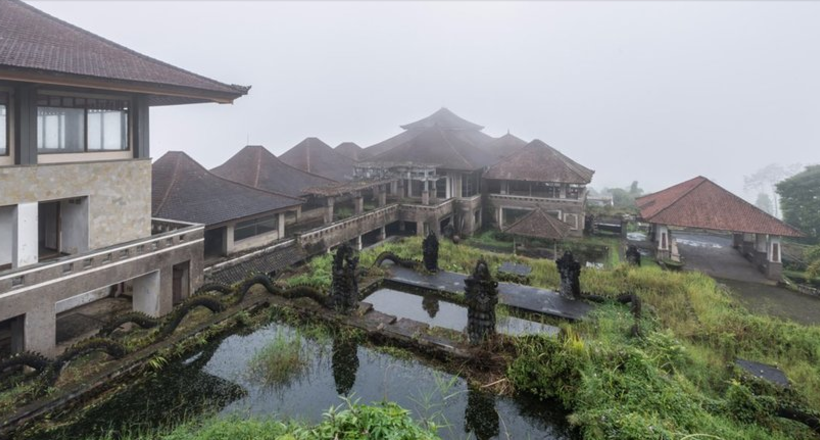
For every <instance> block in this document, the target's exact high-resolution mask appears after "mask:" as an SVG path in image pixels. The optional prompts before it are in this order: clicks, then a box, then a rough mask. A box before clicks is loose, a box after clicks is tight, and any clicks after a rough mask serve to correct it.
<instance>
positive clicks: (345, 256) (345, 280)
mask: <svg viewBox="0 0 820 440" xmlns="http://www.w3.org/2000/svg"><path fill="white" fill-rule="evenodd" d="M358 265H359V257H358V256H356V255H354V253H353V249H352V248H351V247H350V246H348V245H347V244H346V243H345V244H343V245H341V246H339V249H338V250H337V251H336V256H334V257H333V265H332V267H331V270H332V276H333V280H332V282H331V284H330V304H331V305H332V307H333V308H334V309H336V311H337V312H339V313H345V314H349V313H351V312H352V311H353V309H355V308H356V304H357V303H358V300H359V285H358V282H357V281H356V266H358Z"/></svg>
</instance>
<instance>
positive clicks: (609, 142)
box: [31, 0, 820, 200]
mask: <svg viewBox="0 0 820 440" xmlns="http://www.w3.org/2000/svg"><path fill="white" fill-rule="evenodd" d="M31 3H32V4H33V5H34V6H36V7H37V8H40V9H42V10H44V11H46V12H48V13H50V14H53V15H55V16H57V17H59V18H61V19H64V20H66V21H68V22H70V23H73V24H76V25H78V26H80V27H82V28H85V29H87V30H90V31H92V32H94V33H97V34H99V35H102V36H104V37H106V38H109V39H111V40H113V41H116V42H118V43H120V44H122V45H124V46H127V47H129V48H132V49H134V50H136V51H139V52H141V53H144V54H146V55H149V56H153V57H155V58H158V59H160V60H163V61H166V62H169V63H171V64H174V65H176V66H179V67H182V68H185V69H188V70H191V71H194V72H196V73H199V74H202V75H205V76H208V77H211V78H214V79H217V80H220V81H223V82H227V83H236V84H243V85H252V86H253V88H252V89H251V92H250V95H249V96H246V97H243V98H241V99H239V100H238V101H237V102H236V103H235V104H234V105H217V104H197V105H185V106H176V107H168V108H155V109H152V110H151V130H152V131H151V144H152V146H151V148H152V156H153V157H155V158H157V157H159V156H161V155H162V154H163V153H164V152H166V151H168V150H183V151H185V152H187V153H188V154H190V155H191V156H192V157H194V158H195V159H196V160H198V161H199V162H200V163H202V164H203V165H205V166H206V167H208V168H212V167H214V166H216V165H219V164H220V163H222V162H223V161H224V160H226V159H227V158H228V157H230V156H231V155H233V154H234V153H235V152H236V151H238V150H239V149H240V148H241V147H242V146H244V145H245V144H246V140H247V139H250V143H252V144H262V145H265V146H266V147H268V149H270V150H271V151H273V152H274V153H275V154H280V153H282V152H284V151H285V150H287V149H288V148H290V147H291V146H293V145H295V144H296V143H298V142H299V141H300V140H302V139H303V138H305V137H308V136H317V137H319V138H321V139H322V140H324V141H325V142H327V143H328V144H330V145H331V146H335V145H338V144H339V143H341V142H343V141H353V142H356V143H358V144H359V145H361V146H363V147H365V146H368V145H371V144H373V143H376V142H378V141H381V140H383V139H386V138H387V137H389V136H392V135H395V134H397V133H399V131H400V129H399V127H398V125H399V124H404V123H408V122H412V121H414V120H416V119H420V118H421V117H424V116H427V115H428V114H430V113H432V112H433V111H435V110H437V109H438V108H439V107H441V106H446V107H448V108H449V109H450V110H452V111H454V112H455V113H457V114H458V115H460V116H462V117H464V118H466V119H468V120H470V121H473V122H476V123H478V124H481V125H484V126H486V129H485V131H486V132H487V133H488V134H491V135H494V136H498V135H501V134H503V133H505V132H506V131H507V129H509V130H511V131H512V133H513V134H515V135H517V136H519V137H521V138H524V139H526V140H531V139H533V138H538V139H541V140H543V141H545V142H547V143H548V144H550V145H552V146H553V147H555V148H557V149H559V150H561V151H562V152H564V153H565V154H567V155H568V156H570V157H572V158H573V159H575V160H577V161H578V162H580V163H582V164H584V165H586V166H588V167H590V168H593V169H595V170H596V174H595V178H594V180H593V183H592V186H594V187H596V188H601V187H604V186H627V185H628V184H629V183H630V182H631V181H632V180H638V181H639V182H640V183H641V186H642V187H643V188H645V189H647V190H659V189H662V188H664V187H666V186H669V185H672V184H675V183H678V182H680V181H683V180H686V179H689V178H691V177H694V176H696V175H704V176H706V177H709V178H711V179H713V180H715V181H716V182H718V183H719V184H721V185H723V186H725V187H726V188H728V189H730V190H732V191H735V192H737V193H738V194H742V195H746V196H748V197H749V198H751V199H752V200H754V197H753V195H751V194H743V176H744V175H749V174H751V173H752V172H754V171H755V170H757V169H758V168H761V167H763V166H765V165H767V164H769V163H771V162H779V163H784V164H791V163H798V162H799V163H803V164H811V163H817V162H820V26H818V23H820V2H774V1H771V2H760V1H757V2H743V1H724V2H712V3H707V2H683V1H676V2H672V1H670V2H648V1H636V2H615V1H591V2H572V3H569V2H558V1H543V2H534V1H531V2H516V3H513V2H503V3H502V2H489V1H485V2H467V1H457V2H456V1H453V2H438V3H432V2H429V3H428V2H397V1H393V2H344V1H333V2H319V1H310V2H283V1H252V2H238V1H232V2H220V1H182V2H168V1H162V2H160V1H137V2H128V1H105V2H103V1H85V2H83V1H65V0H61V1H59V2H58V1H31Z"/></svg>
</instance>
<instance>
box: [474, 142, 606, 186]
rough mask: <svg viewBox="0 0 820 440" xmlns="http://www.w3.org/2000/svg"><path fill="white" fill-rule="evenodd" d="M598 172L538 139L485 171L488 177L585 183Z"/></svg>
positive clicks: (485, 175)
mask: <svg viewBox="0 0 820 440" xmlns="http://www.w3.org/2000/svg"><path fill="white" fill-rule="evenodd" d="M594 173H595V171H593V170H590V169H589V168H587V167H585V166H583V165H581V164H579V163H578V162H575V161H574V160H572V159H570V158H568V157H567V156H564V155H563V154H561V152H560V151H558V150H556V149H555V148H552V147H550V146H549V145H547V144H545V143H544V142H542V141H540V140H538V139H536V140H534V141H532V142H530V143H529V144H527V145H526V146H524V147H523V148H521V149H519V150H518V151H516V152H515V153H513V154H511V155H509V156H507V157H506V158H504V159H502V160H501V161H500V162H498V163H496V164H495V165H493V166H491V167H490V168H489V169H488V170H487V171H486V172H484V178H485V179H497V180H522V181H531V182H557V183H572V184H579V185H585V184H588V183H589V182H591V181H592V175H593V174H594Z"/></svg>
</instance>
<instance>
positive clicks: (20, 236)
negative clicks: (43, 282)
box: [11, 202, 39, 267]
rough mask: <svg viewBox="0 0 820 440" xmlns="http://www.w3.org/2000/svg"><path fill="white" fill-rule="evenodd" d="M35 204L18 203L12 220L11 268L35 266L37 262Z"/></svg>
mask: <svg viewBox="0 0 820 440" xmlns="http://www.w3.org/2000/svg"><path fill="white" fill-rule="evenodd" d="M37 213H38V205H37V202H33V203H20V204H19V205H17V208H16V209H15V210H14V218H13V219H12V233H11V237H12V249H11V254H12V257H11V264H12V267H23V266H28V265H31V264H37V261H39V249H38V245H37V242H38V230H37Z"/></svg>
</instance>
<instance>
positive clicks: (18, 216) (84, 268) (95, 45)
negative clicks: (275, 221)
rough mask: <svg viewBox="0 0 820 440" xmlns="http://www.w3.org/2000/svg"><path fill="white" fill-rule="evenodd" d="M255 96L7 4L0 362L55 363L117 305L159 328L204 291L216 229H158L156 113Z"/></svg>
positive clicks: (0, 5) (3, 23)
mask: <svg viewBox="0 0 820 440" xmlns="http://www.w3.org/2000/svg"><path fill="white" fill-rule="evenodd" d="M100 60H105V62H100ZM247 91H248V88H247V87H240V86H234V85H228V84H223V83H220V82H217V81H214V80H211V79H208V78H205V77H202V76H199V75H195V74H193V73H190V72H188V71H185V70H182V69H179V68H177V67H174V66H171V65H169V64H166V63H163V62H160V61H157V60H155V59H152V58H149V57H147V56H144V55H141V54H139V53H137V52H134V51H132V50H129V49H126V48H124V47H122V46H120V45H118V44H116V43H113V42H111V41H108V40H106V39H104V38H101V37H99V36H97V35H94V34H91V33H89V32H87V31H85V30H83V29H80V28H78V27H75V26H73V25H71V24H69V23H66V22H64V21H61V20H59V19H57V18H54V17H52V16H50V15H48V14H45V13H43V12H41V11H39V10H37V9H35V8H33V7H31V6H29V5H27V4H25V3H23V2H21V1H18V0H4V1H2V2H0V133H2V135H0V188H2V189H1V190H0V350H2V351H3V352H2V353H0V356H6V355H8V354H9V353H10V352H18V351H22V350H35V351H39V352H42V353H44V354H53V353H55V351H57V350H58V349H57V347H56V344H57V340H58V337H57V335H58V330H59V328H60V326H61V322H62V319H63V317H69V315H70V314H71V311H72V310H73V309H75V308H77V307H79V306H82V305H84V304H86V303H88V302H93V301H96V300H98V299H101V298H104V297H107V296H108V295H109V294H110V293H111V292H117V293H121V294H122V295H123V296H126V297H130V299H131V302H132V307H133V309H134V310H137V311H142V312H145V313H147V314H149V315H153V316H158V315H162V314H164V313H166V312H167V311H169V310H170V309H171V307H172V306H173V304H174V303H175V302H177V301H180V300H181V299H182V298H184V297H185V296H186V295H188V293H189V292H190V291H191V290H192V289H194V288H196V287H197V286H198V285H199V283H200V282H201V279H202V264H203V263H202V255H203V234H204V229H203V227H202V226H201V225H192V224H188V223H183V222H170V221H164V220H152V217H151V190H150V188H151V161H150V149H149V139H148V128H149V120H148V118H149V108H150V107H152V106H165V105H179V104H191V103H205V102H217V103H230V102H233V101H234V100H235V99H237V98H239V97H241V96H243V95H245V94H247Z"/></svg>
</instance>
